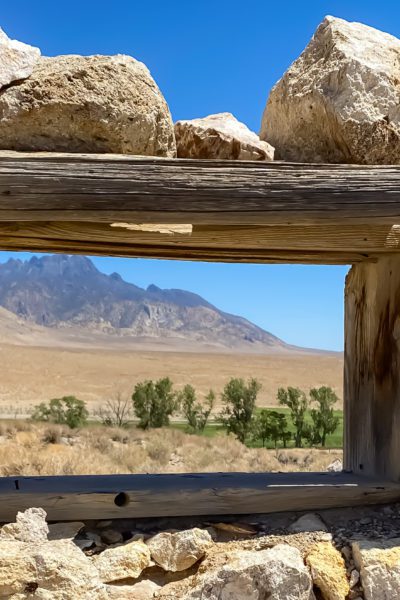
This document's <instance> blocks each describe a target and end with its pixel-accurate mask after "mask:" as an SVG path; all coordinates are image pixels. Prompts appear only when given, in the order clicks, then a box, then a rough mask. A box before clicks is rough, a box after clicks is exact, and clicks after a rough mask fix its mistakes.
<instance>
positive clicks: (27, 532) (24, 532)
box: [0, 508, 49, 544]
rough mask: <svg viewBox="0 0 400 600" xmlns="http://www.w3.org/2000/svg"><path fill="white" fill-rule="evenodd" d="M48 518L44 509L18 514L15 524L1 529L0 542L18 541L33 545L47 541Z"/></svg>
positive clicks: (8, 524)
mask: <svg viewBox="0 0 400 600" xmlns="http://www.w3.org/2000/svg"><path fill="white" fill-rule="evenodd" d="M46 516H47V515H46V512H45V511H44V510H43V508H28V509H27V510H26V511H24V512H18V513H17V518H16V522H15V523H6V525H3V527H2V528H1V529H0V541H1V540H18V541H20V542H28V543H31V544H40V543H42V542H45V541H47V536H48V533H49V527H48V525H47V523H46Z"/></svg>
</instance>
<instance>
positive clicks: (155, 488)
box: [0, 473, 400, 521]
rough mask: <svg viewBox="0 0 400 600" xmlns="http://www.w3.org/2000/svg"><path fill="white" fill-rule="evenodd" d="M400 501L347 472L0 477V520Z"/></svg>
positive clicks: (389, 487) (392, 486)
mask: <svg viewBox="0 0 400 600" xmlns="http://www.w3.org/2000/svg"><path fill="white" fill-rule="evenodd" d="M399 500H400V484H396V483H388V482H382V481H379V480H377V479H370V478H366V477H361V476H356V475H352V474H350V473H266V474H264V473H203V474H202V473H195V474H180V475H100V476H99V475H89V476H66V477H15V478H12V477H8V478H1V479H0V521H9V520H13V519H14V518H15V515H16V512H17V511H19V510H25V509H26V508H29V507H32V506H40V507H43V508H44V509H45V510H46V512H47V514H48V518H49V520H59V519H62V520H79V519H108V518H139V517H163V516H184V515H223V514H246V513H273V512H282V511H289V510H292V511H293V510H294V511H301V510H318V509H323V508H332V507H341V506H354V505H364V504H365V505H366V504H378V503H385V502H397V501H399Z"/></svg>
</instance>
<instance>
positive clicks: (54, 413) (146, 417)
mask: <svg viewBox="0 0 400 600" xmlns="http://www.w3.org/2000/svg"><path fill="white" fill-rule="evenodd" d="M260 390H261V384H260V382H259V381H257V380H256V379H249V380H248V381H247V382H246V381H244V380H243V379H241V378H232V379H230V381H228V383H227V384H226V385H225V387H224V389H223V391H222V393H221V396H220V398H221V403H222V409H221V411H220V413H219V414H217V415H216V420H217V422H218V423H220V425H221V426H222V427H223V428H224V429H226V431H227V433H228V434H232V435H234V436H236V438H237V439H238V440H239V441H240V442H242V443H243V444H245V443H248V442H250V441H252V442H256V443H259V442H261V444H262V446H263V447H264V446H266V445H268V444H272V445H273V446H274V447H275V448H277V447H278V446H279V445H281V446H283V447H284V448H286V447H287V446H288V444H289V443H291V442H293V445H294V446H295V447H296V448H302V447H303V446H304V445H308V446H316V445H321V446H322V447H324V446H325V445H326V440H327V436H328V435H331V434H332V433H334V432H335V431H336V429H337V428H338V426H339V418H338V417H337V416H336V415H335V412H334V407H335V405H336V403H337V401H338V397H337V395H336V394H335V392H334V391H333V390H332V388H330V387H326V386H322V387H320V388H313V389H311V390H310V392H309V396H308V397H307V396H306V394H305V393H304V391H302V390H301V389H299V388H295V387H287V388H279V389H278V393H277V400H278V403H279V405H280V406H282V407H285V408H287V409H288V411H289V419H290V421H291V427H289V423H288V417H287V416H286V414H284V413H283V412H280V411H279V410H272V409H260V410H259V409H258V408H257V396H258V394H259V392H260ZM215 402H216V394H215V392H214V391H213V390H210V391H209V392H208V394H207V396H206V397H205V399H204V400H203V401H200V400H199V399H198V397H197V394H196V390H195V389H194V387H193V386H192V385H185V386H184V388H183V389H182V390H180V391H176V390H174V386H173V383H172V381H171V379H169V377H165V378H161V379H158V380H157V381H152V380H146V381H142V382H139V383H137V384H136V386H135V388H134V391H133V394H132V398H131V400H129V399H127V398H123V397H122V396H121V394H117V396H116V397H115V398H113V399H112V400H108V401H107V402H106V404H105V405H104V406H103V407H102V408H101V409H100V410H99V411H98V412H97V416H98V417H99V418H100V420H101V422H102V423H103V424H104V425H106V426H115V427H126V426H128V425H129V424H130V423H131V421H132V418H133V416H135V417H136V419H137V425H138V427H140V428H142V429H150V428H156V427H165V426H168V425H169V424H170V418H171V416H172V415H174V414H175V415H177V414H179V415H180V416H181V417H182V418H183V419H184V420H185V422H186V423H187V428H188V430H189V431H192V432H197V433H201V432H203V431H204V429H205V427H206V425H207V423H208V422H209V420H210V417H211V415H212V411H213V409H214V407H215ZM88 417H89V413H88V410H87V408H86V404H85V402H84V401H82V400H79V399H78V398H75V397H74V396H64V397H63V398H55V399H53V400H50V402H49V403H48V404H45V403H42V404H40V405H39V406H37V407H36V409H35V411H34V413H33V415H32V418H33V419H34V420H37V421H47V422H51V423H58V424H66V425H69V427H71V428H76V427H81V426H84V425H86V424H87V422H88Z"/></svg>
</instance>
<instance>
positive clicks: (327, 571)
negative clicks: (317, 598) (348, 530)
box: [306, 542, 350, 600]
mask: <svg viewBox="0 0 400 600" xmlns="http://www.w3.org/2000/svg"><path fill="white" fill-rule="evenodd" d="M306 562H307V564H308V566H309V567H310V569H311V576H312V579H313V582H314V584H315V585H316V586H317V587H318V588H319V589H320V591H321V594H322V598H323V600H346V598H347V597H348V594H349V592H350V585H349V582H348V579H347V575H346V565H345V562H344V560H343V557H342V555H341V553H340V552H339V551H338V550H336V548H335V547H334V546H333V545H332V544H331V543H330V542H318V543H317V544H315V546H313V548H312V549H311V551H310V552H309V553H308V555H307V559H306Z"/></svg>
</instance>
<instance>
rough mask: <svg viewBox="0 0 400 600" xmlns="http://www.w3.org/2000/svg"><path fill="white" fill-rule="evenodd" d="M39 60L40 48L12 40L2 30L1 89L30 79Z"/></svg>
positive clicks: (0, 45) (0, 42)
mask: <svg viewBox="0 0 400 600" xmlns="http://www.w3.org/2000/svg"><path fill="white" fill-rule="evenodd" d="M39 58H40V50H39V48H35V47H34V46H29V45H28V44H24V43H22V42H18V41H17V40H11V39H10V38H9V37H8V36H7V35H6V34H5V33H4V31H3V30H2V29H0V87H3V86H5V85H9V84H10V83H12V82H13V81H20V80H22V79H26V78H27V77H29V75H31V73H32V71H33V68H34V66H35V64H36V63H37V62H38V60H39Z"/></svg>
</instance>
